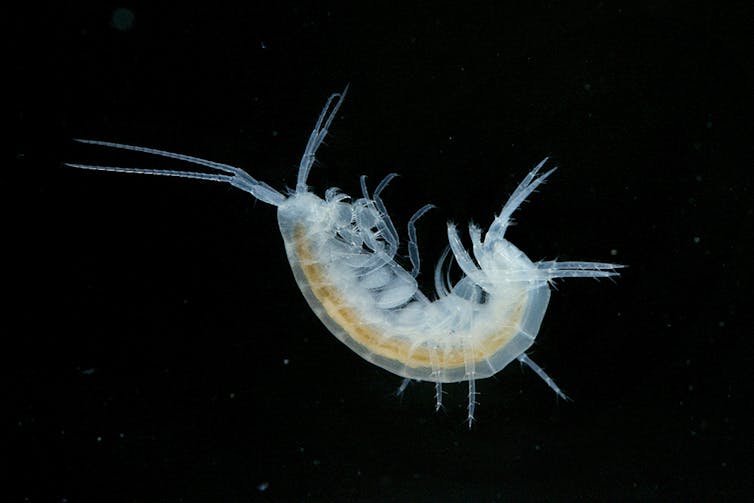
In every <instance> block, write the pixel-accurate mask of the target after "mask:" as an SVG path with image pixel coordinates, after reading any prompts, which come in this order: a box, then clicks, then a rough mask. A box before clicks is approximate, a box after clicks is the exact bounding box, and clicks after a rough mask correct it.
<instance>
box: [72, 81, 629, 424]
mask: <svg viewBox="0 0 754 503" xmlns="http://www.w3.org/2000/svg"><path fill="white" fill-rule="evenodd" d="M347 89H348V88H346V89H345V90H344V91H343V92H342V93H336V94H333V95H331V96H330V98H329V99H328V100H327V103H326V104H325V107H324V109H323V110H322V112H321V114H320V116H319V118H318V119H317V123H316V125H315V127H314V130H313V131H312V133H311V135H310V136H309V141H308V143H307V145H306V149H305V150H304V155H303V156H302V158H301V163H300V165H299V170H298V178H297V182H296V189H295V191H289V193H288V194H287V195H284V194H282V193H280V192H278V191H277V190H275V189H274V188H272V187H271V186H269V185H267V184H266V183H264V182H261V181H259V180H256V179H255V178H254V177H252V176H251V175H249V174H248V173H246V172H245V171H243V170H241V169H238V168H235V167H233V166H228V165H226V164H220V163H217V162H212V161H207V160H204V159H199V158H196V157H191V156H187V155H183V154H176V153H172V152H166V151H163V150H156V149H152V148H145V147H138V146H133V145H124V144H120V143H111V142H106V141H95V140H77V141H79V142H82V143H88V144H93V145H100V146H105V147H113V148H117V149H123V150H132V151H136V152H143V153H146V154H154V155H157V156H162V157H167V158H171V159H178V160H181V161H185V162H187V163H191V164H195V165H200V166H203V167H205V168H208V169H209V170H211V171H212V172H211V173H202V172H197V171H168V170H155V169H139V168H122V167H112V166H96V165H83V164H68V166H72V167H76V168H82V169H91V170H100V171H115V172H120V173H137V174H145V175H166V176H177V177H182V178H196V179H199V180H209V181H213V182H226V183H229V184H231V185H233V186H235V187H238V188H239V189H241V190H243V191H246V192H248V193H249V194H251V195H252V196H254V197H255V198H257V199H259V200H260V201H264V202H265V203H268V204H271V205H273V206H276V207H277V210H278V223H279V225H280V232H281V234H282V235H283V241H284V243H285V251H286V253H287V255H288V261H289V262H290V265H291V269H292V270H293V276H294V277H295V278H296V283H298V286H299V288H300V289H301V292H302V293H303V294H304V297H305V298H306V301H307V302H308V303H309V306H310V307H311V309H312V310H313V311H314V313H315V314H316V315H317V316H318V317H319V319H320V320H322V322H323V323H324V324H325V326H326V327H327V328H328V329H329V330H330V332H332V334H333V335H334V336H335V337H337V338H338V339H339V340H340V341H341V342H343V343H344V344H345V345H347V346H348V347H349V348H351V349H352V350H353V351H354V352H355V353H357V354H358V355H360V356H361V357H362V358H364V359H365V360H367V361H369V362H371V363H373V364H375V365H377V366H379V367H382V368H384V369H385V370H388V371H390V372H392V373H393V374H396V375H399V376H401V377H404V378H405V380H404V382H403V384H402V385H401V389H403V388H404V387H405V385H406V384H407V383H408V381H409V380H410V379H415V380H417V381H430V382H433V383H435V405H436V408H437V409H439V408H440V407H441V406H442V384H443V383H453V382H462V381H466V382H468V387H469V394H468V418H467V419H468V424H469V427H470V426H471V424H472V422H473V421H474V409H475V405H476V401H475V396H476V391H475V382H476V381H477V380H478V379H483V378H485V377H490V376H492V375H494V374H496V373H497V372H499V371H500V370H502V369H503V368H504V367H505V366H506V365H508V364H509V363H510V362H512V361H513V360H518V361H519V362H521V363H523V364H526V365H527V366H528V367H530V368H531V369H532V370H533V371H534V372H535V373H536V374H537V375H538V376H539V377H541V378H542V379H543V380H544V381H545V382H546V383H547V385H548V386H549V387H550V388H552V389H553V390H554V391H555V393H557V394H558V395H559V396H561V397H564V398H565V395H564V393H563V392H562V391H561V390H560V388H558V386H557V385H556V384H555V382H554V381H553V380H552V379H551V378H550V377H549V376H548V375H547V374H546V373H545V372H544V371H543V370H542V369H541V368H540V367H539V366H538V365H537V364H536V363H534V362H533V361H532V359H531V358H529V357H528V356H527V355H526V350H527V349H528V348H529V347H531V345H532V344H533V343H534V339H535V338H536V336H537V332H538V331H539V327H540V324H541V323H542V318H543V317H544V314H545V310H546V309H547V303H548V301H549V300H550V287H549V283H550V282H551V281H552V280H554V279H555V278H575V277H582V278H583V277H586V278H603V277H608V276H615V275H617V272H616V271H615V269H616V268H618V267H620V266H619V265H617V264H607V263H600V262H557V261H540V262H532V261H531V260H530V259H529V258H528V257H527V256H526V255H524V253H523V252H521V251H520V250H519V249H518V248H516V247H515V246H514V245H513V244H512V243H510V242H509V241H508V240H506V239H505V231H506V229H507V228H508V225H509V224H510V223H511V215H512V214H513V212H514V211H515V210H516V209H517V208H518V207H519V206H520V205H521V203H523V202H524V200H525V199H526V198H527V197H528V196H529V195H530V194H531V193H532V192H533V191H534V190H535V189H536V188H537V187H538V186H539V185H541V184H542V182H544V181H545V180H546V179H547V178H548V177H549V176H550V175H551V174H552V172H553V171H554V169H550V170H549V171H546V172H544V173H540V170H541V169H542V167H543V165H544V164H545V163H546V161H547V159H545V160H544V161H542V162H541V163H539V165H537V166H536V167H535V168H534V169H533V170H532V171H531V172H530V173H529V174H528V175H526V177H525V178H524V180H523V181H522V182H521V183H520V185H519V186H518V187H517V188H516V190H514V191H513V194H511V196H510V198H509V199H508V202H507V203H505V205H504V206H503V209H502V211H501V212H500V214H499V215H497V216H496V217H495V219H494V220H493V222H492V225H490V227H489V229H487V231H483V230H482V229H481V228H479V227H477V226H475V225H473V224H471V225H470V226H469V235H470V238H471V243H472V248H471V252H469V251H468V250H467V249H466V248H465V247H464V245H463V244H462V242H461V238H460V237H459V234H458V230H457V229H456V227H455V225H453V224H452V223H449V224H448V242H449V246H448V247H447V248H446V250H445V253H444V254H443V256H442V258H441V259H440V260H439V262H438V264H437V265H436V267H435V269H434V283H435V290H436V291H435V292H434V295H432V296H427V295H426V294H424V293H422V292H421V291H420V290H419V288H418V286H417V282H416V278H417V276H418V274H419V264H420V261H419V248H418V245H417V239H416V227H415V226H416V222H417V220H418V219H419V218H420V217H421V216H422V215H423V214H424V213H425V212H427V211H428V210H429V209H430V208H431V207H432V206H431V205H426V206H424V207H422V208H421V209H419V211H417V212H416V213H415V214H414V215H413V217H411V218H410V219H409V221H408V229H407V230H408V242H407V251H408V258H409V262H410V264H411V270H410V271H409V270H406V269H404V268H403V267H402V266H401V265H400V264H399V263H398V262H397V261H396V254H397V252H398V249H399V245H400V238H399V236H398V231H397V230H396V228H395V226H394V225H393V222H392V221H391V219H390V216H389V215H388V213H387V210H386V209H385V205H384V203H383V201H382V199H381V197H380V195H381V193H382V191H383V190H384V189H385V187H386V186H387V185H388V183H389V182H390V181H391V180H392V178H393V177H394V176H395V174H390V175H388V176H387V177H386V178H385V179H383V180H382V182H380V183H379V184H378V185H377V187H376V188H375V190H374V192H372V193H371V194H370V193H369V190H368V189H367V185H366V180H365V177H363V176H362V177H361V197H358V198H351V197H350V196H348V195H346V194H343V193H341V192H339V191H338V189H336V188H330V189H328V190H326V191H325V194H324V199H321V198H320V197H319V196H317V195H316V194H314V193H313V192H311V191H310V190H309V187H308V186H307V184H306V181H307V177H308V175H309V172H310V170H311V168H312V165H313V164H314V155H315V154H316V152H317V149H318V148H319V147H320V145H321V144H322V141H323V140H324V138H325V136H326V135H327V132H328V129H329V127H330V125H331V123H332V121H333V119H334V118H335V116H336V114H337V113H338V110H339V108H340V106H341V104H342V103H343V99H344V97H345V94H346V91H347ZM452 260H455V262H456V263H457V264H458V266H459V267H460V269H461V271H462V272H463V277H462V278H461V279H460V280H459V281H456V282H452V281H451V280H450V278H449V275H448V274H447V271H448V269H449V267H450V264H451V262H452Z"/></svg>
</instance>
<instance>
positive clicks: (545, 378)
mask: <svg viewBox="0 0 754 503" xmlns="http://www.w3.org/2000/svg"><path fill="white" fill-rule="evenodd" d="M518 361H520V362H521V363H525V364H526V366H527V367H529V368H530V369H532V370H533V371H534V373H535V374H537V375H538V376H539V377H540V378H541V379H542V380H543V381H544V382H545V383H546V384H547V385H548V386H549V387H550V389H552V390H553V391H554V392H555V393H556V394H557V395H558V396H559V397H560V398H562V399H563V400H570V398H568V396H567V395H566V394H565V393H563V391H562V390H561V389H560V388H559V387H558V385H557V384H555V381H553V380H552V378H551V377H550V376H548V375H547V373H546V372H545V371H544V370H542V367H540V366H539V365H537V364H536V363H534V360H532V359H531V358H529V357H528V356H526V353H521V356H519V357H518Z"/></svg>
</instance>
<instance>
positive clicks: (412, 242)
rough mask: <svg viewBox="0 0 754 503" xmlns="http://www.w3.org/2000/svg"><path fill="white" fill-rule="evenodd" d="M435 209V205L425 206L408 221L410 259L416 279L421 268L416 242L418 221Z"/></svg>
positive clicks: (412, 274)
mask: <svg viewBox="0 0 754 503" xmlns="http://www.w3.org/2000/svg"><path fill="white" fill-rule="evenodd" d="M434 207H435V205H434V204H425V205H424V206H422V207H421V208H419V210H418V211H417V212H416V213H414V214H413V216H412V217H411V218H409V219H408V258H409V260H411V276H413V277H414V278H415V277H417V276H418V275H419V266H420V262H419V244H418V243H417V241H416V221H417V220H419V219H420V218H421V217H422V216H424V214H425V213H426V212H428V211H429V210H431V209H432V208H434Z"/></svg>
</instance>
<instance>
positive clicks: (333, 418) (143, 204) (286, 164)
mask: <svg viewBox="0 0 754 503" xmlns="http://www.w3.org/2000/svg"><path fill="white" fill-rule="evenodd" d="M272 4H273V2H251V3H250V4H247V5H245V6H244V7H239V8H232V9H228V8H225V7H220V6H216V7H215V6H212V5H204V6H203V7H192V6H188V5H182V4H181V5H180V6H179V5H178V4H176V5H175V6H173V7H157V6H154V5H152V4H149V5H141V4H139V5H137V4H130V5H123V6H122V7H125V9H126V10H125V11H118V10H116V8H117V7H118V6H114V5H109V6H108V5H101V6H99V7H97V8H89V9H87V8H83V7H79V8H76V9H71V8H69V7H61V6H58V7H56V8H53V9H47V8H45V7H42V6H37V7H34V8H29V9H28V10H27V11H26V12H23V13H15V14H12V15H10V17H9V18H8V19H10V20H11V21H12V23H11V26H12V27H11V29H10V35H11V37H12V42H11V45H10V47H11V51H10V52H11V59H10V61H9V62H6V70H9V71H8V72H7V73H6V74H5V78H4V80H5V81H6V83H9V84H10V85H11V86H12V89H11V91H10V92H9V93H8V94H7V96H8V97H9V98H10V100H9V101H10V103H9V106H8V107H6V108H10V113H11V114H10V115H11V117H10V122H11V124H10V129H11V130H12V132H11V133H10V135H11V140H12V143H13V148H14V149H15V150H14V151H13V152H12V155H13V156H14V159H13V160H12V161H11V162H9V163H8V164H6V169H3V170H2V173H1V174H0V190H1V191H2V197H1V199H2V203H1V204H2V214H3V221H4V225H3V227H4V231H5V232H4V233H3V236H4V240H3V243H4V246H3V248H4V251H5V256H6V261H5V265H6V273H5V278H6V281H5V282H4V283H5V297H6V300H5V301H4V302H3V308H4V309H3V311H4V315H3V317H2V319H3V328H2V333H3V339H4V341H5V343H6V348H7V349H6V351H5V355H6V357H7V360H8V361H7V365H6V368H7V369H8V376H7V378H6V380H5V386H6V389H7V391H6V393H5V397H6V402H7V403H8V404H10V414H9V422H8V427H9V449H8V451H7V452H9V456H8V458H9V464H10V468H11V476H12V482H11V484H10V485H9V486H8V487H7V488H6V489H5V490H4V493H5V495H6V496H7V497H8V499H9V500H16V501H18V500H25V501H68V502H74V501H257V500H259V501H266V500H269V501H334V500H358V501H443V500H444V501H511V500H539V501H542V500H667V499H701V500H704V499H715V500H718V499H724V500H750V499H751V497H752V485H753V484H752V473H754V462H753V460H752V458H753V456H752V443H753V442H752V434H751V426H752V419H753V417H752V416H753V414H752V409H753V406H752V398H754V397H753V396H752V365H753V364H754V361H753V358H752V341H751V338H752V316H751V308H750V305H751V301H752V296H751V287H752V285H751V279H752V267H751V256H752V230H753V229H754V226H753V225H752V223H753V222H752V221H753V220H754V214H753V209H752V208H753V206H754V205H753V204H752V203H753V201H754V199H752V180H753V179H754V176H752V166H754V164H753V162H752V161H754V155H753V152H752V138H754V119H753V117H754V91H753V90H754V65H753V60H752V51H751V45H752V39H751V37H752V35H751V30H752V23H751V20H752V18H753V17H754V8H752V4H751V2H743V1H741V2H727V3H724V4H722V3H721V4H717V3H715V2H708V5H706V6H705V5H703V4H691V3H684V2H663V1H653V2H621V3H620V4H621V6H620V7H619V6H616V5H614V4H611V3H602V2H547V3H542V4H536V5H535V4H530V5H527V6H525V7H524V6H520V5H518V4H519V2H478V3H471V4H469V5H467V6H464V7H460V6H457V7H444V6H442V5H441V4H439V3H435V2H416V3H412V2H407V3H402V4H390V5H388V4H374V5H373V6H372V7H366V4H361V3H358V4H354V5H351V6H346V5H345V4H344V5H340V4H337V3H332V2H291V3H278V4H277V6H272ZM129 13H130V14H133V16H134V17H133V20H132V22H131V21H129V19H128V18H129ZM349 82H350V84H351V89H350V93H349V95H348V97H347V99H346V101H345V104H344V106H343V108H342V110H341V113H340V114H339V116H338V118H337V120H336V121H335V122H334V124H333V128H332V134H331V135H330V136H329V137H328V140H327V145H326V146H325V147H323V149H322V150H321V151H320V152H319V155H318V159H319V163H318V165H317V166H316V167H315V169H314V171H313V173H312V176H311V178H310V184H311V185H312V187H313V190H315V191H316V192H317V193H319V194H322V193H323V191H324V189H325V188H327V187H329V186H332V185H336V186H339V187H341V188H342V189H343V190H345V191H346V192H349V193H355V192H357V190H358V176H359V175H361V174H366V175H368V176H369V180H370V183H371V184H372V186H374V183H376V181H377V180H379V179H380V178H381V177H382V176H384V175H385V174H387V173H388V172H393V171H395V172H398V173H400V174H401V177H400V178H399V179H397V180H395V181H394V182H393V184H391V187H390V188H389V190H388V192H386V194H385V200H386V204H387V205H388V208H389V209H390V211H391V213H392V214H393V218H394V220H395V221H396V222H400V223H404V222H406V220H407V219H408V217H409V216H410V215H411V214H412V213H413V211H414V210H416V209H417V208H418V207H419V206H421V205H423V204H425V203H426V202H433V203H435V204H436V205H437V206H438V209H437V210H434V211H433V212H432V213H430V214H428V215H427V216H426V217H425V219H424V220H422V222H421V223H420V225H419V239H420V246H421V250H422V254H423V259H424V263H425V265H426V266H427V267H426V268H425V271H427V270H431V267H432V265H433V263H434V262H435V261H436V260H437V258H438V257H439V254H440V252H441V251H442V248H443V247H444V244H445V240H446V238H445V231H444V226H445V222H446V221H447V220H453V221H456V222H458V223H459V224H461V225H465V223H466V222H468V221H472V220H473V221H475V222H478V223H480V224H482V225H485V226H486V225H489V222H490V220H491V218H492V216H493V213H494V212H496V211H499V208H500V207H501V205H502V203H503V202H504V201H505V200H506V198H507V196H508V195H509V194H510V192H511V191H512V190H513V189H514V188H515V186H516V185H517V183H518V182H519V181H520V180H521V178H522V177H523V176H524V175H525V174H526V173H527V172H528V170H529V169H530V168H531V167H532V166H533V165H534V164H536V163H537V162H538V161H539V160H540V159H541V158H542V157H544V156H545V155H550V156H552V159H553V163H554V164H557V165H558V166H560V169H559V170H558V171H557V172H556V174H555V175H554V176H553V177H552V178H551V180H550V182H549V183H547V184H546V185H545V186H544V187H543V188H542V189H541V190H539V191H538V192H537V193H536V194H535V195H534V196H533V197H532V198H531V200H530V202H528V203H527V204H525V205H524V207H523V208H522V210H521V211H520V212H519V213H517V222H518V225H517V226H516V227H514V228H512V230H511V231H510V234H509V236H510V239H511V241H512V242H513V243H514V244H516V245H517V246H518V247H519V248H521V249H522V250H523V251H524V252H525V253H527V254H528V255H529V256H530V257H531V258H532V259H533V260H539V259H553V258H559V259H561V260H598V261H614V262H619V263H624V264H628V265H629V267H628V269H626V270H624V271H623V274H622V276H621V277H620V278H618V279H617V280H616V281H614V282H613V281H593V280H583V279H581V280H580V279H575V280H566V281H561V282H560V283H559V284H558V285H557V290H556V291H554V292H553V297H552V300H551V303H550V308H549V311H548V313H547V315H546V317H545V321H544V324H543V326H542V330H541V331H540V334H539V337H538V339H537V344H535V346H534V347H533V349H532V351H531V353H530V354H532V357H533V358H534V359H535V360H536V361H537V362H538V363H540V364H541V365H542V366H543V367H545V368H546V370H547V371H548V372H549V373H550V375H551V376H552V377H553V378H554V379H555V380H556V382H557V383H558V384H559V385H560V386H561V387H562V388H563V389H564V390H565V391H566V392H567V393H568V394H569V395H570V396H571V397H572V398H573V401H572V402H563V401H561V400H557V399H556V398H555V396H554V394H553V393H552V392H551V391H550V390H549V389H548V388H547V387H546V386H545V385H544V383H542V382H541V381H540V380H539V379H538V378H537V377H536V376H534V375H533V373H532V372H530V371H528V370H526V369H523V371H522V370H521V369H519V367H518V365H511V366H510V367H508V368H506V369H505V370H503V371H502V372H500V373H499V374H497V375H496V376H495V377H494V378H491V379H487V380H484V381H480V382H479V383H478V391H480V392H481V395H480V397H479V401H480V405H479V407H478V409H477V417H478V422H477V423H476V424H475V425H474V427H473V428H472V429H471V430H470V431H469V430H468V429H467V428H466V424H465V422H464V418H465V407H466V401H465V395H466V388H465V386H464V385H462V384H458V385H448V386H446V387H445V389H446V390H447V391H448V394H447V396H446V398H445V403H446V409H445V410H443V411H441V412H439V413H435V412H434V408H433V405H434V401H433V387H432V386H431V385H429V384H413V385H411V386H410V387H409V388H408V390H407V391H406V393H405V395H404V396H403V397H402V398H396V397H395V396H394V392H395V390H396V388H397V386H398V385H399V383H400V379H399V378H398V377H396V376H394V375H392V374H389V373H387V372H385V371H383V370H381V369H379V368H377V367H374V366H372V365H370V364H368V363H366V362H365V361H362V360H361V359H360V358H358V357H357V356H356V355H355V354H354V353H352V352H351V351H350V350H348V349H347V348H346V347H345V346H343V345H342V344H340V343H339V342H338V341H337V340H336V339H335V338H333V337H332V336H331V335H330V334H329V333H328V331H327V330H326V329H325V328H324V327H323V326H322V325H321V323H320V322H319V321H318V320H317V319H316V317H315V316H314V314H313V313H312V312H311V311H310V310H309V308H308V307H307V305H306V303H305V301H304V299H303V297H302V296H301V295H300V293H299V292H298V290H297V287H296V285H295V283H294V281H293V278H292V275H291V273H290V269H289V267H288V264H287V261H286V258H285V254H284V251H283V247H282V242H281V239H280V236H279V233H278V230H277V223H276V217H275V211H274V208H273V207H271V206H268V205H266V204H264V203H260V202H256V201H254V200H253V199H252V198H250V197H249V196H248V195H247V194H244V193H243V192H240V191H238V190H235V189H233V188H231V187H229V186H225V185H220V184H211V183H201V182H196V181H189V180H178V179H172V178H155V177H146V176H144V177H139V176H126V175H116V174H108V173H93V172H84V171H78V170H75V169H71V168H65V167H63V166H62V165H61V163H62V162H64V161H74V162H90V163H105V164H117V165H129V166H143V167H158V168H174V169H176V168H177V169H180V168H182V167H183V166H181V165H180V164H178V163H174V162H169V161H165V160H161V159H156V158H153V157H151V156H144V155H125V154H123V153H120V152H113V151H111V150H108V149H103V148H99V147H93V146H87V145H77V144H74V143H73V142H71V140H70V139H71V138H75V137H84V138H96V139H103V140H112V141H119V142H124V143H134V144H138V145H145V146H152V147H156V148H163V149H167V150H171V151H176V152H181V153H186V154H190V155H197V156H200V157H204V158H207V159H211V160H215V161H220V162H227V163H229V164H234V165H236V166H239V167H241V168H243V169H246V170H248V171H249V172H250V173H251V174H252V175H253V176H255V177H256V178H258V179H261V180H264V181H266V182H268V183H270V184H271V185H273V186H275V187H277V188H279V189H283V188H284V187H285V186H289V187H290V186H293V185H294V184H295V174H296V168H297V164H298V160H299V156H300V155H301V153H302V152H303V148H304V145H305V143H306V139H307V136H308V134H309V132H310V130H311V128H312V126H313V124H314V121H315V119H316V117H317V115H318V114H319V112H320V109H321V107H322V105H323V104H324V101H325V100H326V98H327V96H328V95H329V94H330V93H332V92H335V91H338V90H341V89H342V88H343V87H344V86H345V85H346V83H349ZM429 277H431V275H429V274H426V273H425V274H424V276H423V277H422V282H423V286H425V287H430V286H431V282H430V281H428V278H429ZM4 499H5V496H4Z"/></svg>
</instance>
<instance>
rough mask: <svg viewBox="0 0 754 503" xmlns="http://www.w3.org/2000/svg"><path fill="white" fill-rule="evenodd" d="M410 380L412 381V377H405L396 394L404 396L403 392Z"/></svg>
mask: <svg viewBox="0 0 754 503" xmlns="http://www.w3.org/2000/svg"><path fill="white" fill-rule="evenodd" d="M410 382H411V379H409V378H408V377H406V378H405V379H403V381H402V382H401V385H400V386H398V389H397V390H396V392H395V396H402V395H403V392H404V391H406V388H408V385H409V383H410Z"/></svg>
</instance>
